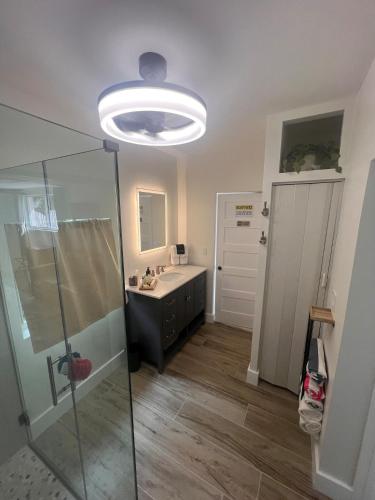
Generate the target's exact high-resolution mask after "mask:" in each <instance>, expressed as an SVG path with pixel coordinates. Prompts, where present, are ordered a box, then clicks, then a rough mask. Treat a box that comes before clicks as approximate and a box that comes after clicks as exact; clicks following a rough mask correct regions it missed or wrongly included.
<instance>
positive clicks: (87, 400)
mask: <svg viewBox="0 0 375 500" xmlns="http://www.w3.org/2000/svg"><path fill="white" fill-rule="evenodd" d="M250 343H251V338H250V334H248V333H246V332H243V331H241V330H237V329H233V328H229V327H225V326H223V325H219V324H213V325H212V324H207V325H205V326H203V327H202V328H201V329H200V330H199V331H198V332H197V333H196V334H195V336H194V337H193V338H192V339H191V340H190V341H189V342H188V343H187V344H186V345H185V346H184V348H183V349H182V351H181V352H179V353H178V354H177V355H176V356H175V357H174V358H173V360H172V361H171V362H170V363H169V365H168V367H167V369H166V370H165V372H164V373H163V374H159V373H158V372H157V371H156V369H154V368H153V367H151V366H149V365H146V364H143V365H142V368H141V370H140V371H139V372H137V373H135V374H133V375H132V376H131V382H132V396H133V419H134V437H135V448H136V450H135V451H136V465H137V478H138V494H139V500H278V499H279V500H282V499H289V500H301V499H322V498H325V497H323V496H321V495H319V494H318V493H317V492H315V491H314V490H313V489H312V485H311V453H310V441H309V438H308V437H307V436H306V435H305V434H303V433H302V432H301V431H300V430H299V428H298V418H297V398H296V397H295V396H294V395H292V394H291V393H289V392H288V391H285V390H283V389H278V388H276V387H273V386H271V385H269V384H266V383H261V384H260V385H259V387H253V386H250V385H248V384H247V383H246V382H245V376H246V370H247V366H248V359H249V353H250ZM77 414H78V420H79V427H80V437H81V443H82V452H83V458H84V464H85V470H86V483H87V491H88V497H89V500H124V499H131V500H132V499H133V498H134V494H135V493H134V490H133V487H134V484H133V472H134V470H133V461H132V459H133V457H132V453H131V450H132V435H131V420H130V399H129V387H128V375H127V371H126V370H125V369H124V368H120V369H118V370H116V371H115V372H113V373H112V374H111V375H110V376H109V377H108V378H107V379H106V380H104V381H102V382H101V383H100V384H99V385H98V386H97V387H95V389H94V390H92V391H91V392H90V393H89V394H88V395H87V396H86V397H84V398H83V399H82V400H81V401H79V402H78V404H77ZM35 445H36V446H38V447H39V449H41V450H42V451H43V453H44V454H45V455H46V456H47V457H49V459H50V460H52V462H54V463H55V464H56V465H57V467H58V468H59V470H60V471H61V472H62V474H63V475H64V476H65V477H66V478H68V479H69V481H70V483H71V484H73V486H74V487H75V488H76V490H77V491H82V484H81V483H82V479H81V475H80V468H79V455H78V449H77V440H76V434H75V419H74V414H73V411H72V410H70V411H68V412H67V413H66V414H65V415H64V416H63V417H62V418H60V419H59V420H58V421H57V422H56V423H54V424H53V425H52V426H51V427H50V428H49V429H48V430H47V431H46V432H45V433H43V435H41V436H40V437H39V438H38V439H37V441H36V442H35Z"/></svg>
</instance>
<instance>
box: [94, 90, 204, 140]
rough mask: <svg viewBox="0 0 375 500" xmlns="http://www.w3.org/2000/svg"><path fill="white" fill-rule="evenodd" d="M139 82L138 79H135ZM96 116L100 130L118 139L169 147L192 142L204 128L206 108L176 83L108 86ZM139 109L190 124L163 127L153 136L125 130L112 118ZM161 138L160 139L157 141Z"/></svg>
mask: <svg viewBox="0 0 375 500" xmlns="http://www.w3.org/2000/svg"><path fill="white" fill-rule="evenodd" d="M136 83H138V82H136ZM98 109H99V116H100V123H101V126H102V128H103V130H104V131H105V132H106V133H107V134H109V135H111V136H112V137H115V138H116V139H119V140H121V141H126V142H131V143H133V144H141V145H146V146H172V145H177V144H184V143H187V142H191V141H194V140H196V139H199V138H200V137H202V135H203V134H204V133H205V131H206V119H207V111H206V107H205V105H204V103H203V102H202V101H201V100H200V98H197V97H195V96H194V94H193V93H190V92H186V91H184V89H183V90H181V88H180V87H177V86H172V85H170V86H167V84H163V85H160V86H152V85H147V84H146V85H145V84H144V83H143V82H142V85H139V84H138V85H133V86H131V85H128V84H124V85H123V86H116V88H114V89H113V90H112V91H111V89H108V90H107V91H105V92H104V93H103V94H102V95H101V96H100V97H99V104H98ZM139 111H145V112H146V111H160V112H164V113H171V114H175V115H178V116H182V117H185V118H188V119H189V120H191V121H192V122H193V123H190V124H188V125H185V126H183V127H180V128H177V129H173V130H165V131H163V132H160V133H158V134H157V136H155V138H153V137H152V136H148V135H144V134H142V133H135V132H124V131H122V130H121V129H120V128H119V127H118V126H117V125H116V123H115V121H114V119H115V118H116V117H119V116H121V115H126V114H128V113H134V112H139ZM160 139H162V140H160Z"/></svg>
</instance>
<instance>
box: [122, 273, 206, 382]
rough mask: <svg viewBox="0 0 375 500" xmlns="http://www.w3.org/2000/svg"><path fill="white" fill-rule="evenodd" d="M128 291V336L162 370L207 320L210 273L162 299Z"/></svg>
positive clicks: (143, 358)
mask: <svg viewBox="0 0 375 500" xmlns="http://www.w3.org/2000/svg"><path fill="white" fill-rule="evenodd" d="M127 293H128V304H127V306H126V327H127V335H128V338H131V339H132V341H133V342H134V341H136V342H138V344H139V347H140V351H141V358H142V360H144V361H147V362H149V363H151V364H153V365H155V366H157V368H158V370H159V372H162V371H163V370H164V367H165V364H166V362H167V361H168V359H169V358H170V357H171V356H172V355H173V354H174V353H175V352H177V351H178V350H179V349H180V348H181V347H182V346H183V344H184V343H185V342H186V341H187V340H188V339H189V337H191V335H193V334H194V332H195V331H196V330H197V329H198V328H199V327H200V326H201V325H202V324H203V323H204V321H205V304H206V272H205V271H203V272H202V273H201V274H199V275H198V276H196V277H195V278H193V279H192V280H190V281H188V282H187V283H185V284H184V285H182V286H180V287H179V288H176V289H175V290H173V291H172V292H171V293H169V294H168V295H166V296H165V297H163V298H161V299H158V298H154V297H150V296H147V295H143V294H140V293H136V292H132V291H130V290H128V292H127Z"/></svg>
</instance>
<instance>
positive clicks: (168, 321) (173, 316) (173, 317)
mask: <svg viewBox="0 0 375 500" xmlns="http://www.w3.org/2000/svg"><path fill="white" fill-rule="evenodd" d="M175 319H176V315H175V314H172V316H171V317H170V318H169V319H166V320H165V322H166V323H170V322H171V321H174V320H175Z"/></svg>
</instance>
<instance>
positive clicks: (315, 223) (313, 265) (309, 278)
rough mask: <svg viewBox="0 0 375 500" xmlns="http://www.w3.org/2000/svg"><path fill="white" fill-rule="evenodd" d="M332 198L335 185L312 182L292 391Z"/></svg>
mask: <svg viewBox="0 0 375 500" xmlns="http://www.w3.org/2000/svg"><path fill="white" fill-rule="evenodd" d="M331 198H332V184H329V183H321V184H309V195H308V206H307V213H306V222H305V233H304V240H303V247H302V252H301V268H300V273H299V282H298V290H297V303H296V307H295V318H294V328H292V329H291V332H292V344H291V350H290V363H289V370H288V383H287V387H288V389H290V390H291V391H293V392H298V390H299V377H300V373H301V368H302V360H303V353H304V348H305V340H306V330H307V322H308V316H309V309H310V306H311V305H312V304H317V299H318V290H319V283H320V277H321V269H322V262H323V253H324V246H325V241H326V236H327V226H328V218H329V212H330V206H331ZM319 305H320V304H319ZM321 305H322V304H321Z"/></svg>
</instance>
